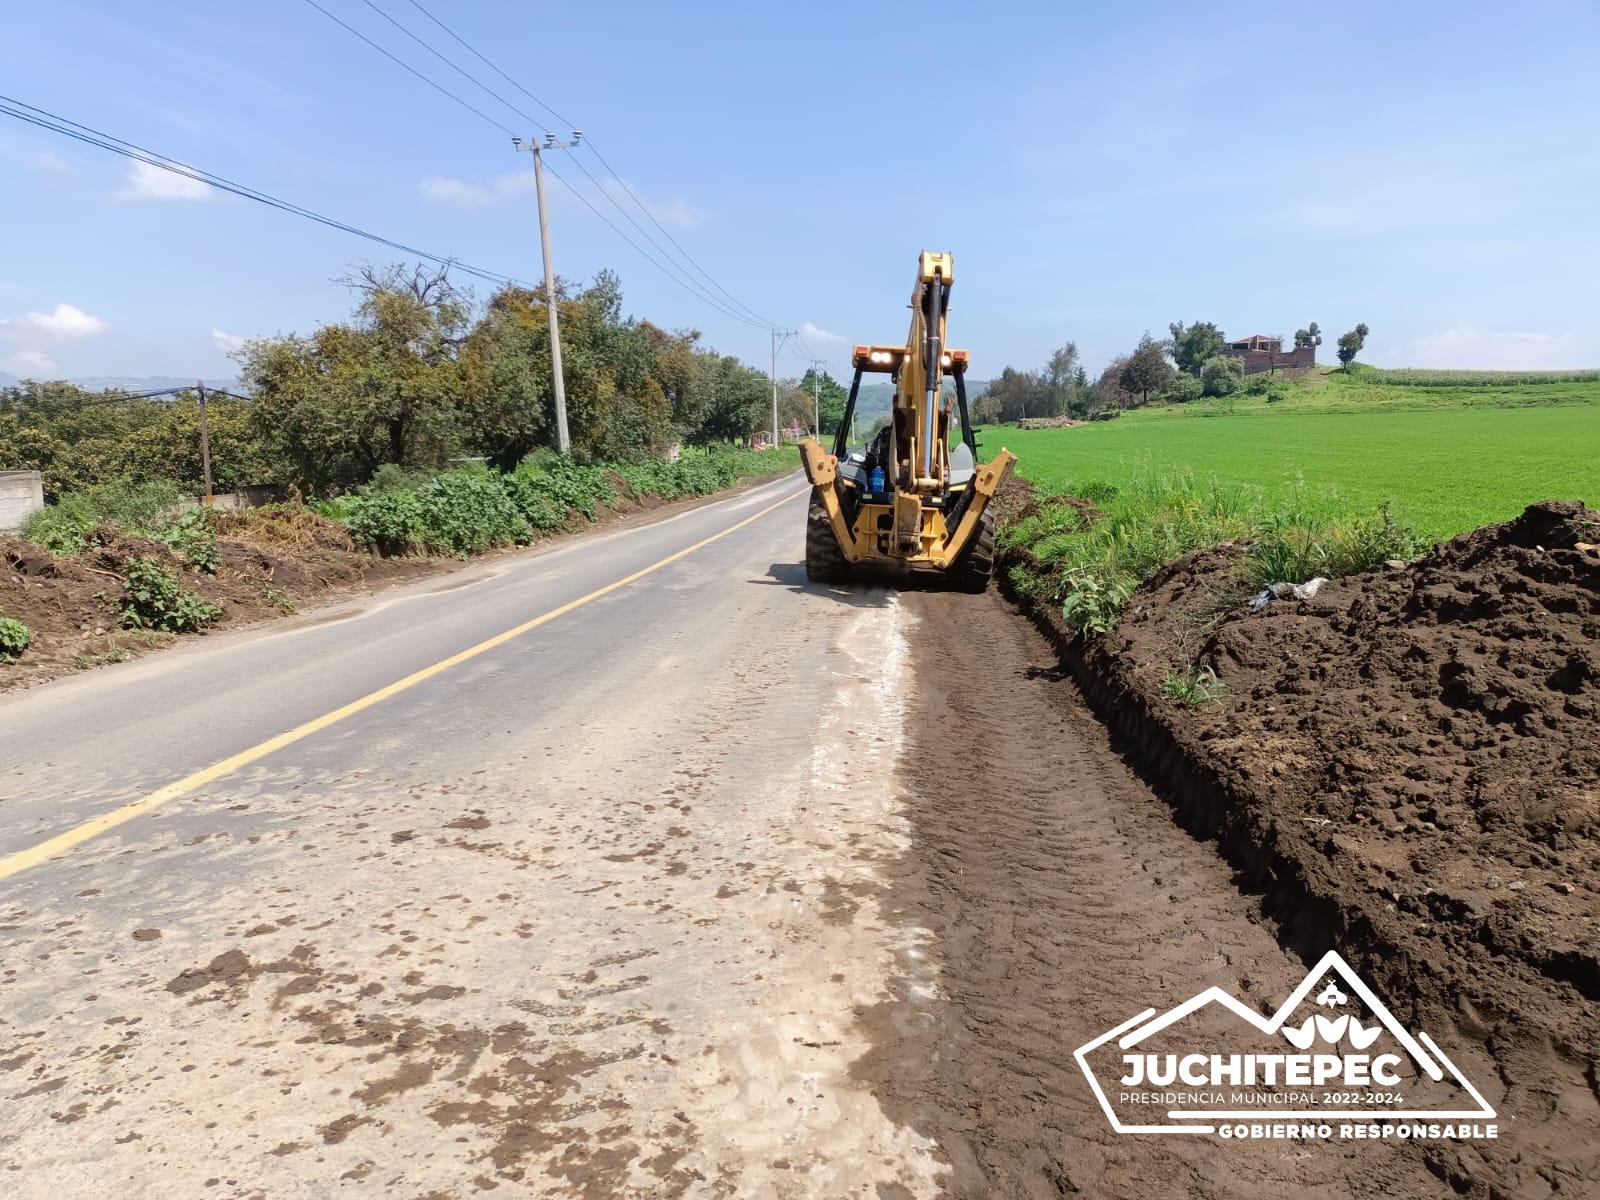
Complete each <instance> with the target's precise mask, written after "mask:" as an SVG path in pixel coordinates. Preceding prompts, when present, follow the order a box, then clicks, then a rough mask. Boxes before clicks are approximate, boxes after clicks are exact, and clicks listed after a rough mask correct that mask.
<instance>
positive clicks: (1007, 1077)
mask: <svg viewBox="0 0 1600 1200" xmlns="http://www.w3.org/2000/svg"><path fill="white" fill-rule="evenodd" d="M904 604H905V608H906V610H907V612H908V614H909V615H910V616H912V617H913V618H914V619H915V622H916V623H915V625H914V626H913V627H912V628H911V629H910V630H909V631H908V637H909V639H910V641H911V644H912V660H913V667H914V670H913V672H912V678H913V679H914V681H915V685H914V687H913V689H912V694H911V697H910V700H909V702H908V711H907V741H906V746H905V750H904V753H903V757H902V763H901V781H902V785H903V788H904V792H905V802H906V805H907V815H908V818H909V820H910V822H911V826H912V836H913V845H912V847H911V849H910V851H909V852H908V854H907V855H906V856H905V858H904V859H903V860H902V862H901V863H899V864H898V865H897V866H894V867H891V868H890V871H891V874H892V875H893V881H892V883H891V885H890V888H889V890H888V892H887V893H886V894H885V895H884V896H883V897H882V898H881V900H880V903H882V904H883V906H884V908H885V911H886V912H890V913H894V914H895V915H896V916H895V919H897V920H900V921H902V922H908V923H911V924H915V925H920V926H923V927H925V928H926V929H927V930H929V931H930V932H931V935H932V937H931V941H930V942H929V946H928V948H929V951H930V954H931V956H932V958H933V960H934V961H935V962H936V963H937V966H938V974H937V980H936V988H935V989H934V990H935V991H936V995H937V998H935V999H932V1000H930V999H928V998H927V994H928V989H927V987H926V986H925V984H926V981H925V980H920V979H910V978H904V979H901V980H899V981H897V983H896V985H895V986H894V987H893V989H892V990H893V995H892V996H891V998H889V999H888V1000H886V1001H885V1002H884V1003H882V1004H879V1005H877V1006H874V1007H873V1008H871V1009H870V1010H866V1011H864V1012H863V1013H862V1017H863V1020H864V1022H865V1023H866V1025H867V1026H868V1028H869V1029H870V1030H871V1031H872V1035H873V1040H874V1049H873V1050H872V1052H871V1053H869V1054H868V1055H867V1056H865V1057H864V1058H863V1059H861V1060H860V1061H859V1062H858V1063H857V1064H856V1067H855V1072H856V1074H857V1076H858V1077H860V1078H863V1079H865V1080H867V1081H870V1083H871V1085H872V1086H873V1087H874V1089H875V1090H876V1091H877V1094H878V1096H879V1100H880V1102H881V1103H882V1104H883V1106H884V1109H885V1111H886V1112H887V1113H888V1114H889V1115H890V1116H891V1117H893V1118H894V1119H896V1120H898V1121H902V1122H904V1123H906V1124H907V1125H909V1126H911V1127H912V1128H913V1129H915V1130H916V1131H917V1132H919V1133H921V1134H923V1135H925V1136H927V1137H930V1138H932V1139H933V1140H934V1141H935V1142H936V1143H937V1144H938V1146H939V1147H940V1150H941V1151H942V1153H943V1155H944V1157H945V1158H946V1159H948V1161H949V1164H950V1176H949V1180H948V1186H949V1188H950V1190H951V1192H952V1193H953V1194H955V1195H958V1196H1002V1195H1003V1196H1061V1195H1080V1194H1081V1195H1086V1196H1094V1197H1139V1198H1141V1200H1149V1198H1155V1197H1191V1196H1199V1197H1248V1198H1254V1197H1262V1198H1266V1197H1273V1198H1277V1197H1282V1196H1285V1195H1290V1194H1293V1195H1296V1196H1301V1197H1344V1196H1434V1195H1439V1194H1442V1193H1444V1192H1445V1191H1446V1189H1445V1188H1444V1185H1443V1184H1442V1183H1441V1181H1440V1180H1438V1179H1437V1178H1435V1177H1434V1176H1433V1175H1432V1174H1430V1173H1429V1171H1428V1170H1427V1168H1426V1167H1425V1166H1424V1164H1423V1162H1422V1158H1421V1156H1420V1154H1418V1153H1417V1152H1416V1151H1415V1150H1414V1149H1412V1148H1411V1147H1409V1146H1397V1145H1394V1144H1373V1143H1339V1142H1328V1143H1300V1142H1266V1143H1259V1142H1258V1143H1238V1142H1222V1141H1218V1140H1213V1139H1211V1138H1206V1137H1195V1138H1175V1137H1162V1136H1131V1135H1117V1134H1114V1133H1112V1132H1111V1130H1110V1128H1109V1127H1108V1126H1107V1123H1106V1121H1105V1118H1104V1116H1103V1114H1102V1113H1101V1111H1100V1109H1099V1107H1098V1105H1097V1104H1096V1103H1095V1100H1094V1097H1093V1095H1092V1093H1091V1092H1090V1090H1089V1087H1088V1085H1087V1083H1086V1081H1085V1080H1084V1078H1083V1075H1082V1074H1081V1072H1080V1071H1079V1069H1078V1066H1077V1064H1076V1062H1075V1061H1074V1060H1073V1058H1072V1051H1073V1050H1074V1049H1076V1048H1077V1047H1078V1046H1080V1045H1082V1044H1083V1043H1085V1042H1087V1041H1088V1040H1090V1039H1091V1038H1093V1037H1095V1036H1097V1035H1099V1034H1101V1033H1103V1032H1105V1031H1106V1030H1108V1029H1110V1028H1112V1027H1113V1026H1115V1025H1118V1024H1120V1023H1121V1022H1123V1021H1124V1020H1126V1019H1127V1018H1129V1017H1131V1016H1133V1015H1134V1014H1136V1013H1138V1012H1139V1011H1141V1010H1142V1009H1144V1008H1146V1007H1151V1006H1154V1007H1156V1008H1158V1009H1160V1008H1165V1007H1167V1006H1170V1005H1173V1004H1176V1003H1178V1002H1180V1001H1182V1000H1184V999H1187V998H1188V997H1190V996H1192V995H1194V994H1195V993H1197V992H1199V991H1200V990H1201V989H1202V988H1204V987H1206V986H1209V985H1212V984H1215V985H1218V986H1221V987H1223V988H1225V989H1227V990H1229V991H1231V992H1234V993H1235V994H1237V995H1239V996H1240V997H1241V998H1242V999H1244V1000H1245V1001H1246V1002H1247V1003H1255V1004H1259V1003H1261V1002H1263V1001H1270V1002H1271V1003H1272V1004H1273V1005H1274V1006H1275V1005H1276V1004H1277V1003H1278V1002H1280V1001H1281V1000H1282V998H1283V997H1284V996H1286V995H1287V994H1288V993H1289V992H1290V990H1292V988H1293V987H1294V986H1295V984H1297V983H1298V982H1299V981H1300V980H1301V979H1302V978H1303V977H1304V974H1305V971H1306V967H1307V965H1308V964H1306V963H1304V962H1302V961H1301V960H1299V959H1297V958H1295V957H1293V956H1292V955H1290V954H1289V953H1287V952H1286V951H1285V950H1283V949H1282V948H1281V947H1280V946H1279V945H1278V943H1277V941H1276V940H1275V937H1274V936H1273V934H1272V933H1271V932H1270V931H1269V930H1268V929H1267V928H1266V927H1265V926H1264V925H1263V924H1260V923H1258V919H1257V916H1256V904H1255V901H1254V900H1253V899H1252V898H1250V897H1248V896H1246V895H1244V894H1243V893H1242V892H1241V891H1240V890H1239V888H1238V887H1236V886H1235V884H1234V881H1233V879H1232V878H1231V877H1230V874H1229V871H1228V868H1227V867H1226V865H1225V864H1224V863H1223V862H1222V861H1221V860H1220V859H1219V858H1218V856H1217V854H1216V852H1215V850H1214V848H1213V847H1212V846H1210V845H1207V844H1204V843H1201V842H1197V841H1195V840H1194V839H1193V838H1191V837H1190V836H1189V835H1188V834H1187V833H1185V832H1184V831H1183V830H1182V829H1181V828H1179V827H1178V826H1177V825H1176V824H1175V823H1174V821H1173V818H1172V815H1171V810H1170V809H1169V808H1168V807H1167V806H1166V804H1165V803H1164V802H1163V801H1162V800H1161V799H1160V798H1159V797H1158V796H1156V795H1155V794H1154V793H1152V792H1151V791H1150V790H1149V789H1148V788H1147V787H1146V786H1145V785H1144V784H1143V783H1142V782H1141V781H1140V779H1139V778H1138V776H1137V775H1135V773H1134V772H1133V770H1132V769H1131V768H1130V767H1129V766H1128V765H1127V764H1126V763H1124V762H1123V761H1122V760H1121V759H1120V758H1119V757H1118V756H1117V755H1116V753H1115V752H1114V751H1113V750H1112V748H1111V746H1110V744H1109V741H1108V738H1107V735H1106V733H1105V730H1104V728H1103V727H1102V726H1101V725H1100V724H1099V723H1098V721H1096V720H1095V719H1094V717H1093V716H1092V714H1091V713H1090V712H1089V710H1088V708H1087V706H1086V705H1085V704H1084V703H1083V702H1082V700H1081V698H1080V697H1079V696H1078V693H1077V691H1076V689H1075V687H1074V686H1073V685H1072V684H1071V683H1070V682H1068V681H1066V680H1065V679H1064V678H1063V677H1062V676H1061V674H1060V671H1059V668H1058V666H1057V663H1056V661H1055V658H1054V656H1053V655H1052V654H1051V652H1050V650H1049V647H1048V645H1047V644H1046V643H1045V642H1044V640H1043V639H1042V638H1040V637H1039V636H1038V635H1037V634H1036V633H1035V632H1034V631H1033V630H1032V629H1031V628H1029V627H1028V626H1027V625H1026V624H1025V623H1024V622H1022V621H1020V620H1018V619H1017V617H1016V615H1015V614H1014V613H1013V612H1011V611H1009V610H1008V608H1007V606H1006V605H1005V604H1004V602H1003V601H1001V600H1000V599H999V598H997V597H995V596H992V595H989V596H977V597H969V596H956V595H950V594H935V593H912V594H909V595H907V596H906V597H905V598H904Z"/></svg>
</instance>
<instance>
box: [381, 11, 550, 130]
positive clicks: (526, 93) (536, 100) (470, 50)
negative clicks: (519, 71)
mask: <svg viewBox="0 0 1600 1200" xmlns="http://www.w3.org/2000/svg"><path fill="white" fill-rule="evenodd" d="M407 2H408V3H409V4H410V5H411V7H412V8H414V9H416V10H417V11H418V12H419V13H421V14H422V15H423V16H425V17H427V18H428V20H430V21H432V22H433V23H434V24H435V25H437V26H438V27H439V28H440V29H442V30H444V31H445V33H447V34H449V36H450V37H451V38H453V39H454V40H455V41H456V43H457V44H458V45H460V46H461V48H462V49H463V50H465V51H466V52H467V53H468V54H471V55H472V56H473V57H474V58H476V59H477V60H478V61H479V62H481V63H482V64H483V65H484V66H486V67H488V68H489V69H490V70H491V71H493V72H494V73H495V74H496V75H498V76H500V78H501V79H504V80H505V81H506V82H507V83H509V84H510V85H511V86H512V87H514V88H516V89H517V91H519V92H521V93H522V94H523V95H524V96H526V97H527V98H528V99H529V100H532V101H533V102H534V103H535V104H537V105H538V106H539V107H540V108H542V109H544V110H545V112H547V113H549V114H550V115H551V116H552V117H554V118H555V119H556V120H557V121H559V122H560V123H561V124H563V125H566V126H569V127H570V126H571V125H572V124H573V122H572V121H569V120H568V119H567V118H566V117H564V116H562V115H561V114H560V113H558V112H557V111H556V110H555V109H553V108H551V107H550V106H549V105H548V104H546V103H545V102H544V101H543V100H541V99H539V97H537V96H535V95H534V94H533V93H532V92H530V91H529V90H528V89H527V88H525V87H523V86H522V85H521V84H520V83H518V82H517V81H516V80H515V79H513V78H511V76H509V75H507V74H506V73H505V72H504V71H502V70H501V69H500V68H499V67H497V66H495V65H494V63H492V62H490V61H489V60H488V59H487V58H485V57H484V56H483V55H482V54H480V53H479V52H478V51H477V50H476V49H475V48H474V47H473V46H471V45H470V44H469V43H468V42H467V41H466V40H465V39H464V38H462V37H461V35H460V34H458V33H456V31H455V30H453V29H451V28H450V26H448V25H446V24H445V23H444V22H443V21H441V20H439V18H438V17H436V16H434V15H433V14H432V13H431V12H429V11H428V10H427V9H426V8H424V7H422V5H421V4H419V3H418V2H417V0H407ZM529 119H530V120H532V118H531V117H530V118H529ZM534 124H535V125H537V124H538V122H537V121H534ZM540 128H543V126H540Z"/></svg>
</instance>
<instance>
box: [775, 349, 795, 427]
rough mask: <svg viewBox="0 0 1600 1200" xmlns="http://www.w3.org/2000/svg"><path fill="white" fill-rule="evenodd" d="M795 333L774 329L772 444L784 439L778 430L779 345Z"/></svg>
mask: <svg viewBox="0 0 1600 1200" xmlns="http://www.w3.org/2000/svg"><path fill="white" fill-rule="evenodd" d="M794 335H795V330H793V329H774V330H773V331H772V444H773V445H774V446H780V445H782V444H783V440H782V438H781V437H780V435H779V431H778V347H779V346H781V345H783V344H784V342H786V341H788V340H789V339H790V338H792V337H793V336H794Z"/></svg>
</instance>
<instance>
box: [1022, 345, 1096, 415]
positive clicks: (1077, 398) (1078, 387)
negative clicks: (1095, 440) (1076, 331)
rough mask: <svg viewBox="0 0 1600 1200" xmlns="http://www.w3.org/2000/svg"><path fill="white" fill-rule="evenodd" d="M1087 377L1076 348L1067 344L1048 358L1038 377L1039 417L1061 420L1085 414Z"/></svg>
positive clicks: (1076, 346)
mask: <svg viewBox="0 0 1600 1200" xmlns="http://www.w3.org/2000/svg"><path fill="white" fill-rule="evenodd" d="M1085 379H1086V375H1085V372H1084V369H1083V362H1082V360H1081V359H1080V358H1079V357H1078V344H1077V343H1076V342H1068V343H1067V344H1066V345H1065V346H1062V347H1060V348H1059V349H1058V350H1056V351H1055V352H1054V353H1053V354H1051V355H1050V361H1049V362H1048V363H1046V364H1045V368H1044V372H1043V374H1042V375H1041V376H1040V377H1039V381H1038V382H1039V388H1038V392H1039V395H1038V401H1039V409H1040V411H1039V412H1038V413H1037V414H1035V415H1037V416H1042V417H1063V416H1071V415H1073V414H1074V413H1080V412H1082V411H1083V410H1084V404H1085V397H1084V394H1083V384H1084V380H1085Z"/></svg>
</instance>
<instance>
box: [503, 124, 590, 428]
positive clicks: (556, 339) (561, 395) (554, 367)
mask: <svg viewBox="0 0 1600 1200" xmlns="http://www.w3.org/2000/svg"><path fill="white" fill-rule="evenodd" d="M581 141H583V130H581V129H574V130H573V131H572V140H571V141H570V142H558V141H556V135H555V134H553V133H547V134H545V135H544V143H543V144H542V145H541V144H540V143H539V142H538V141H537V140H535V141H532V142H524V141H523V140H522V139H521V138H519V137H514V138H512V139H511V143H512V145H514V146H515V147H516V148H517V149H518V150H526V151H528V152H529V153H531V154H532V155H533V190H534V194H535V195H537V196H538V198H539V253H540V256H541V257H542V258H543V259H544V301H545V311H546V312H547V313H548V314H549V323H550V374H551V376H552V380H553V383H554V385H555V398H556V449H558V450H560V451H561V453H562V454H571V453H572V437H571V435H570V434H568V432H567V384H566V378H565V376H564V375H563V373H562V370H561V323H560V318H559V316H558V315H557V312H556V309H557V307H558V305H557V304H556V270H555V265H554V264H553V263H552V262H551V261H550V214H549V211H548V210H547V209H546V207H545V202H544V151H546V150H570V149H572V147H574V146H576V145H577V144H578V143H579V142H581Z"/></svg>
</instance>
